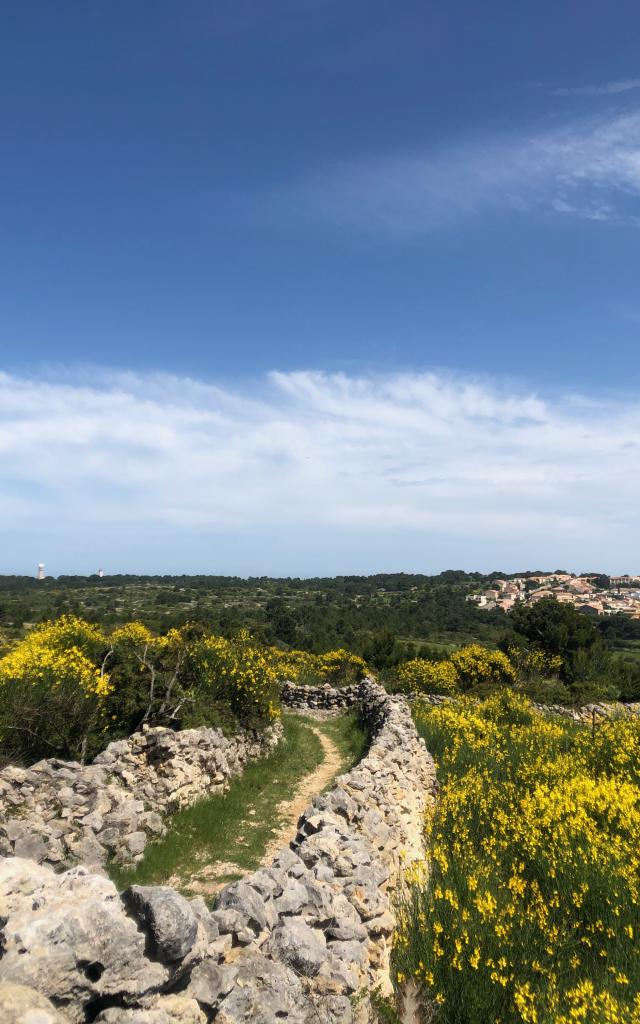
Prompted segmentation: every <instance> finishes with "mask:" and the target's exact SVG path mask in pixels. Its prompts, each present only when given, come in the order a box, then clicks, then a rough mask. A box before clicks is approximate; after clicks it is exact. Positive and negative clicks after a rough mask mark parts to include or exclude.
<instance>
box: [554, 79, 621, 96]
mask: <svg viewBox="0 0 640 1024" xmlns="http://www.w3.org/2000/svg"><path fill="white" fill-rule="evenodd" d="M633 89H640V78H627V79H624V80H623V81H620V82H604V83H602V84H601V85H577V86H568V87H560V88H558V89H554V90H553V94H554V96H618V95H620V93H623V92H631V91H632V90H633Z"/></svg>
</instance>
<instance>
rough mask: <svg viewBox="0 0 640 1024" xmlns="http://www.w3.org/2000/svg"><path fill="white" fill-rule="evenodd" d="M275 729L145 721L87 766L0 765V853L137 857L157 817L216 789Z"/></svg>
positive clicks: (41, 859) (266, 745)
mask: <svg viewBox="0 0 640 1024" xmlns="http://www.w3.org/2000/svg"><path fill="white" fill-rule="evenodd" d="M281 735H282V726H281V725H280V724H279V723H278V724H277V725H275V726H274V727H272V728H270V729H269V730H267V731H266V732H265V733H263V734H258V733H251V732H242V733H240V734H238V735H236V736H232V737H225V736H224V735H223V734H222V732H221V730H220V729H211V728H199V729H184V730H182V731H181V732H174V731H173V730H172V729H160V728H155V729H154V728H151V729H147V730H145V731H144V732H140V733H134V734H133V735H132V736H130V737H129V738H128V739H125V740H118V741H116V742H115V743H110V744H109V746H108V747H107V748H106V750H104V751H103V752H102V753H101V754H99V755H98V757H96V759H95V760H94V762H93V764H90V765H80V764H75V763H73V762H69V761H60V760H57V759H55V758H52V759H48V760H45V761H39V762H38V763H37V764H34V765H33V766H32V767H31V768H20V767H16V766H15V765H10V766H9V767H6V768H4V769H3V770H2V771H0V856H5V857H6V856H12V855H13V856H17V857H28V858H30V859H32V860H35V861H37V862H38V863H41V864H49V865H52V866H54V867H56V868H58V869H60V868H62V867H64V866H69V865H70V864H76V863H80V864H84V865H88V866H91V867H93V868H100V867H102V865H104V864H105V862H106V861H107V859H108V858H113V859H114V860H115V861H116V863H118V864H121V865H126V864H132V863H135V862H136V861H138V860H140V858H141V857H142V854H143V851H144V847H145V845H146V843H147V841H148V839H149V838H152V837H157V836H159V835H161V834H162V833H163V832H164V831H165V826H164V823H163V817H164V815H166V814H167V813H171V812H172V811H175V810H177V809H178V808H180V807H184V806H187V805H189V804H192V803H194V802H195V801H196V800H198V799H199V798H200V797H203V796H210V795H212V794H215V793H221V792H223V791H224V790H225V789H226V788H227V787H228V785H229V780H230V779H231V778H233V776H235V775H238V774H239V773H240V772H241V771H242V770H243V768H244V766H245V764H246V763H247V762H248V761H251V760H253V759H254V758H257V757H261V756H263V755H264V754H267V753H268V752H269V751H270V750H271V749H272V748H273V747H274V746H275V745H276V744H277V743H278V740H279V738H280V736H281Z"/></svg>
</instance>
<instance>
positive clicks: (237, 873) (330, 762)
mask: <svg viewBox="0 0 640 1024" xmlns="http://www.w3.org/2000/svg"><path fill="white" fill-rule="evenodd" d="M306 724H307V725H308V728H309V730H310V731H311V732H313V733H315V735H316V736H317V737H318V739H319V740H320V745H321V747H322V754H323V759H322V761H321V762H320V764H319V765H318V767H317V768H315V769H314V770H313V771H312V772H310V773H309V774H308V775H305V776H304V777H303V778H302V779H301V780H300V782H299V785H298V789H297V790H296V792H295V793H294V795H293V796H292V797H291V798H290V799H288V800H282V801H281V802H280V803H279V804H278V805H277V806H276V809H275V817H276V818H277V820H278V831H277V832H276V833H275V834H274V835H273V836H272V837H271V839H270V840H269V843H268V845H267V847H266V849H265V852H264V854H263V856H262V857H261V858H260V863H259V864H258V865H256V867H265V866H267V865H268V864H270V863H271V861H272V860H273V857H274V856H275V854H276V852H277V851H278V850H279V849H280V848H281V847H283V846H287V845H288V844H289V843H290V842H291V840H292V839H293V838H294V837H295V834H296V826H297V824H298V818H299V817H300V815H301V814H302V812H303V811H304V810H305V808H306V807H307V805H308V804H309V801H310V800H311V797H312V796H314V795H315V794H316V793H321V792H322V790H323V789H325V787H326V786H328V785H329V783H331V782H332V781H333V779H334V778H335V776H336V775H338V774H339V773H340V772H341V770H342V769H343V768H344V765H345V761H344V759H343V757H342V755H341V753H340V750H339V749H338V747H337V746H336V744H335V743H334V741H333V740H332V739H331V737H330V736H327V735H325V733H324V732H323V731H322V729H321V728H319V727H318V726H317V725H312V724H311V723H310V722H308V721H307V723H306ZM277 781H278V780H277V779H274V783H277ZM255 814H256V811H255V809H252V808H249V809H247V811H246V815H247V817H246V821H245V826H246V828H247V829H251V828H252V827H256V825H258V824H259V822H258V821H256V818H255V817H253V816H254V815H255ZM238 842H240V843H241V844H242V843H243V840H242V838H240V839H239V840H238ZM229 852H231V855H232V856H233V852H232V851H229ZM246 873H247V870H246V868H244V869H243V868H241V867H240V865H238V864H236V863H235V862H234V861H232V860H228V861H218V860H214V861H211V862H208V863H207V862H206V861H204V862H203V863H201V864H199V865H198V868H197V870H195V871H191V872H189V874H186V873H185V874H182V873H176V874H175V875H172V876H171V878H169V879H168V881H167V883H166V884H168V885H171V886H173V888H175V889H178V890H181V891H184V892H187V893H188V894H189V895H193V896H195V895H200V896H204V897H205V898H210V897H212V896H214V895H215V894H216V893H217V892H219V890H220V889H222V888H223V887H224V886H225V885H226V884H227V883H228V882H230V881H232V880H234V879H236V878H241V877H242V876H243V875H244V874H246Z"/></svg>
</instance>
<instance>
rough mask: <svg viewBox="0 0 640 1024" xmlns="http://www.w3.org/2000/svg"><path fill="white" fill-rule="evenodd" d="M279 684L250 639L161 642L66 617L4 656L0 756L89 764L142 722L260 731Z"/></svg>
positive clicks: (167, 638)
mask: <svg viewBox="0 0 640 1024" xmlns="http://www.w3.org/2000/svg"><path fill="white" fill-rule="evenodd" d="M278 678H279V677H278V672H277V671H276V668H275V667H274V664H273V659H272V656H271V652H270V651H269V650H268V649H267V648H263V647H260V646H259V645H258V644H257V643H256V642H255V641H254V640H252V639H251V637H250V636H249V635H248V634H246V633H241V634H239V635H238V636H237V637H236V638H234V639H231V640H227V639H225V638H223V637H215V636H210V637H203V636H202V633H201V631H198V630H194V629H192V628H191V627H189V626H185V627H183V628H182V629H170V630H169V631H168V632H167V633H166V634H164V635H161V636H155V635H154V634H153V633H152V632H151V631H150V630H149V629H148V628H147V627H146V626H145V625H144V624H143V623H141V622H129V623H127V624H126V625H124V626H120V627H119V628H117V629H115V630H114V631H113V632H112V633H111V634H110V635H107V634H105V633H103V632H102V630H100V629H99V628H98V627H97V626H93V625H91V624H89V623H87V622H83V621H82V620H81V619H78V618H75V617H74V616H63V617H62V618H60V619H58V620H56V621H55V622H47V623H44V624H43V625H41V626H37V627H36V628H35V629H32V630H31V631H30V632H29V633H27V635H26V637H25V638H24V639H23V640H21V641H20V642H18V643H17V644H16V645H15V646H14V647H13V648H12V649H10V650H9V651H8V652H7V653H5V654H4V656H3V657H0V751H2V753H3V755H4V756H5V757H8V758H9V759H10V760H16V759H18V760H24V761H27V762H33V761H34V760H37V759H38V758H41V757H51V756H59V757H65V758H69V757H71V758H81V759H85V758H87V757H89V756H92V755H93V754H95V753H97V752H98V751H99V750H100V749H102V748H103V747H104V746H105V744H106V743H108V742H109V740H111V739H114V738H117V737H121V736H126V735H129V734H130V733H131V732H133V731H135V730H137V729H139V728H140V727H141V726H142V725H143V724H144V723H145V722H148V723H150V724H166V723H170V722H185V723H186V724H190V725H199V724H202V723H203V722H206V723H209V724H217V725H219V724H222V725H225V726H227V727H229V728H232V729H233V728H237V727H238V726H247V727H250V728H261V727H263V726H264V725H267V724H268V723H269V722H271V721H273V720H274V718H276V717H277V716H278V714H279V698H278V688H277V679H278Z"/></svg>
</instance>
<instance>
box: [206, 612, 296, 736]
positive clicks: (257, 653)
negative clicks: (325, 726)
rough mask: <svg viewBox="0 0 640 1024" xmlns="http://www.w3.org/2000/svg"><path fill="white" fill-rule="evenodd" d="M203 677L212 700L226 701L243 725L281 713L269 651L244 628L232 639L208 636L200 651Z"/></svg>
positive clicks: (266, 721) (270, 718)
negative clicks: (259, 644)
mask: <svg viewBox="0 0 640 1024" xmlns="http://www.w3.org/2000/svg"><path fill="white" fill-rule="evenodd" d="M199 661H200V666H201V670H202V676H201V678H202V680H203V682H204V685H205V688H206V691H207V692H208V693H210V694H211V697H212V698H213V699H214V700H217V701H220V702H224V703H227V704H228V706H229V708H230V710H231V712H232V714H233V715H234V716H235V718H236V719H237V721H238V722H240V723H241V724H242V725H244V726H249V727H251V728H255V727H258V726H261V725H264V724H268V723H269V722H272V721H273V720H274V719H276V718H278V716H279V714H280V704H279V696H278V685H277V680H278V674H277V671H276V669H275V667H274V665H273V659H272V658H271V656H270V652H269V651H267V650H265V649H264V648H262V647H260V646H258V645H257V644H256V642H255V641H254V640H253V639H252V637H251V636H250V635H249V633H247V632H246V631H244V630H243V631H241V632H240V633H239V634H238V635H237V636H236V637H235V638H234V639H232V640H226V639H225V638H224V637H221V636H211V637H207V638H206V639H205V640H204V641H203V643H202V645H201V649H200V652H199Z"/></svg>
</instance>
